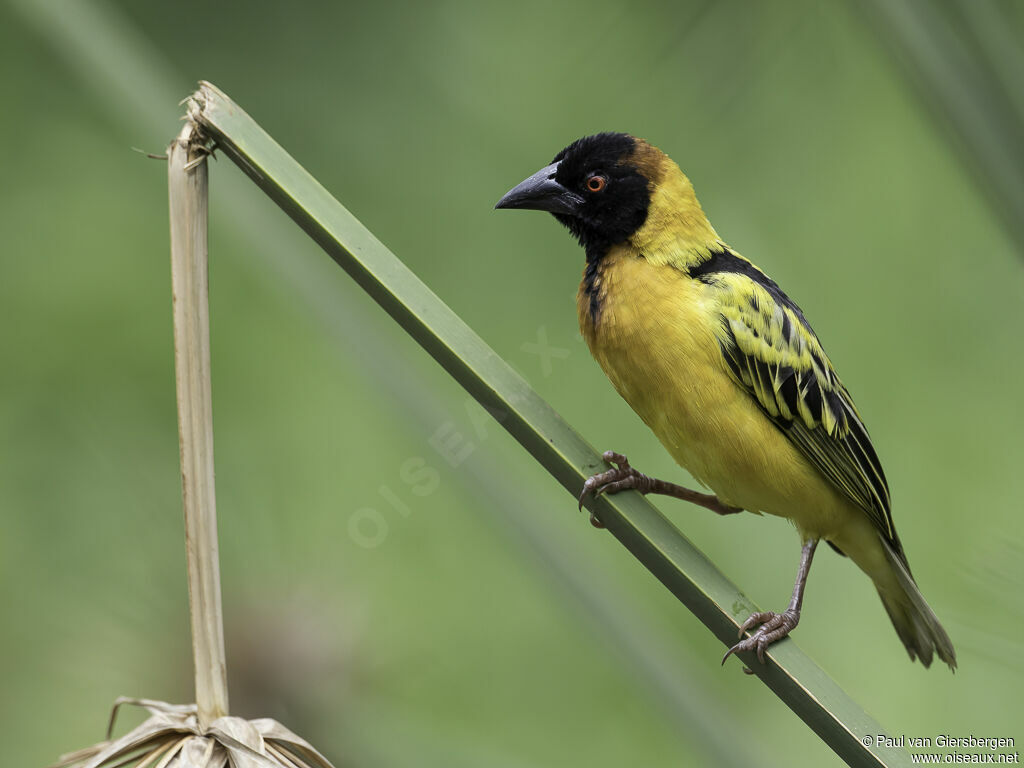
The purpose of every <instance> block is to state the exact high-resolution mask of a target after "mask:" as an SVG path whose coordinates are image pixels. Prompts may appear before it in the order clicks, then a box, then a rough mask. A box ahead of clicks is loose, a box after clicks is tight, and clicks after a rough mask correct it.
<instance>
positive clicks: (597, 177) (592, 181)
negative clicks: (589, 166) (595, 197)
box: [587, 173, 608, 192]
mask: <svg viewBox="0 0 1024 768" xmlns="http://www.w3.org/2000/svg"><path fill="white" fill-rule="evenodd" d="M607 184H608V179H606V178H605V177H604V176H602V175H601V174H599V173H595V174H594V175H593V176H591V177H589V178H588V179H587V189H589V190H590V191H591V192H600V191H601V190H602V189H604V188H605V186H607Z"/></svg>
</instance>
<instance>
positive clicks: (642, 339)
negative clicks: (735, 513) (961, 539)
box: [579, 253, 849, 538]
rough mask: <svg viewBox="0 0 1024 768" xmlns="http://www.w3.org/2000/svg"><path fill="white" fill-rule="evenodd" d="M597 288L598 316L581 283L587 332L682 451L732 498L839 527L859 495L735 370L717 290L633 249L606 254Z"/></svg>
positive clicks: (814, 529) (612, 373)
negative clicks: (816, 462)
mask: <svg viewBox="0 0 1024 768" xmlns="http://www.w3.org/2000/svg"><path fill="white" fill-rule="evenodd" d="M597 288H598V290H599V291H600V293H599V297H600V301H599V303H598V304H599V310H598V312H597V317H596V322H595V321H593V320H592V319H591V316H590V302H589V298H588V297H587V296H586V295H584V293H583V290H582V287H581V295H580V297H579V314H580V326H581V330H582V331H583V335H584V337H585V338H586V340H587V343H588V344H589V346H590V349H591V352H592V353H593V355H594V357H595V358H596V359H597V361H598V363H599V364H600V365H601V367H602V368H603V369H604V371H605V373H606V374H607V375H608V378H609V379H610V380H611V382H612V384H613V385H614V386H615V389H616V390H618V392H619V394H620V395H622V397H623V398H624V399H625V400H626V402H627V403H629V405H630V406H631V407H632V408H633V410H634V411H636V412H637V414H638V415H639V416H640V418H641V419H643V420H644V422H645V423H646V424H647V425H648V426H649V427H650V428H651V430H652V431H653V432H654V434H655V435H656V436H657V437H658V439H659V440H660V441H661V443H662V444H663V445H664V446H665V448H666V449H667V450H668V451H669V453H670V454H671V455H672V457H673V458H674V459H675V460H676V461H677V462H678V463H679V464H680V465H681V466H682V467H684V468H685V469H686V470H687V471H689V472H690V474H691V475H693V476H694V478H696V479H697V480H698V481H699V482H701V483H702V484H704V485H705V486H707V487H709V488H710V489H711V490H713V491H714V492H715V494H716V495H718V497H719V498H720V499H721V500H722V501H723V502H725V503H727V504H730V505H733V506H737V507H742V508H744V509H748V510H750V511H752V512H767V513H769V514H774V515H780V516H783V517H788V518H790V519H792V520H793V522H794V523H796V525H797V527H798V528H800V530H801V532H803V533H805V534H808V535H817V536H826V537H829V538H832V537H833V536H834V535H836V534H838V533H839V532H840V531H839V528H841V527H842V526H841V521H843V520H845V519H846V518H847V515H844V514H843V512H844V511H847V506H848V504H849V503H848V502H847V501H846V500H845V499H844V498H843V497H842V496H840V495H839V494H838V493H837V492H836V491H835V490H834V489H833V488H832V486H831V485H830V484H829V483H828V482H827V481H826V480H825V479H824V478H823V477H822V476H821V475H820V474H819V473H818V471H817V470H816V469H815V468H814V467H813V466H812V465H811V464H810V463H809V462H808V461H807V460H806V459H805V458H804V457H803V456H802V455H801V454H800V453H799V451H798V450H797V449H796V448H795V447H794V446H793V445H792V444H791V443H790V442H789V440H788V439H787V438H786V437H785V436H784V435H783V434H782V432H781V431H780V430H779V429H778V428H777V427H776V426H775V425H774V424H773V423H772V421H771V420H770V419H769V418H768V417H767V416H765V414H764V413H763V412H762V411H761V409H760V408H759V407H758V406H757V404H756V402H755V401H754V399H753V398H752V397H751V396H750V395H749V394H748V393H747V392H746V391H744V390H743V389H742V388H741V387H740V385H739V384H737V383H736V382H735V381H734V380H733V379H732V377H731V376H730V375H729V374H728V372H727V369H726V364H725V361H724V359H723V357H722V354H721V351H720V349H719V345H718V340H717V338H716V337H715V335H714V328H715V324H716V323H718V322H720V320H719V311H718V309H717V307H716V305H715V297H714V295H713V294H712V293H711V291H710V289H709V288H708V287H707V286H705V285H704V284H703V283H700V282H697V281H694V280H691V279H689V278H688V277H686V276H685V275H683V274H682V273H680V272H679V271H678V270H676V269H674V268H672V267H667V266H654V265H651V264H649V263H648V262H647V261H646V260H644V259H643V258H641V257H636V256H631V255H629V254H628V253H612V254H609V256H608V257H606V263H605V264H604V265H603V269H602V270H601V272H600V277H599V281H598V286H597Z"/></svg>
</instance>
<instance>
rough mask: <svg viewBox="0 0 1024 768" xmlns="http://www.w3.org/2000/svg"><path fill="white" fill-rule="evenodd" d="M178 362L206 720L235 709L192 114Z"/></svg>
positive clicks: (195, 637) (174, 173)
mask: <svg viewBox="0 0 1024 768" xmlns="http://www.w3.org/2000/svg"><path fill="white" fill-rule="evenodd" d="M167 154H168V159H167V189H168V194H169V198H170V212H171V282H172V290H173V302H174V370H175V375H176V379H177V391H178V436H179V439H180V445H181V487H182V497H183V500H184V507H185V547H186V552H187V558H188V590H189V604H190V609H191V617H192V652H193V657H194V661H195V674H196V705H197V707H198V717H199V724H200V726H202V727H206V726H208V725H209V724H210V723H212V722H213V721H214V720H216V719H217V718H219V717H223V716H224V715H226V714H227V713H228V684H227V669H226V665H225V659H224V623H223V618H222V613H221V602H220V566H219V558H218V548H217V504H216V499H215V494H214V479H213V411H212V396H211V387H210V307H209V275H208V252H207V239H206V229H207V214H208V183H207V169H206V156H207V154H208V152H207V149H206V146H205V142H204V141H203V140H202V137H201V136H200V134H199V131H198V129H197V128H196V127H195V125H194V124H193V123H192V122H191V121H189V122H188V123H187V125H186V126H185V128H184V129H183V130H182V131H181V134H180V135H179V136H178V138H176V139H175V140H174V141H173V142H171V146H170V148H169V149H168V153H167Z"/></svg>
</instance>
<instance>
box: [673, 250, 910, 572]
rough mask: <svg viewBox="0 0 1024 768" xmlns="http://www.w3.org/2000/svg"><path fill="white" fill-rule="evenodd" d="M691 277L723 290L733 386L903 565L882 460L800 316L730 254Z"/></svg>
mask: <svg viewBox="0 0 1024 768" xmlns="http://www.w3.org/2000/svg"><path fill="white" fill-rule="evenodd" d="M689 274H690V277H692V278H695V279H697V280H700V281H702V282H704V283H707V284H708V285H711V286H714V287H715V288H716V290H717V291H718V292H719V306H720V311H721V319H722V322H721V326H720V328H719V329H717V333H718V337H719V344H720V346H721V350H722V355H723V356H724V358H725V361H726V363H727V364H728V367H729V369H730V371H731V372H732V374H733V375H734V376H735V378H736V380H737V381H738V382H739V383H740V384H741V385H742V386H743V387H744V388H745V389H746V390H747V391H748V392H749V393H750V395H751V396H752V397H753V398H754V399H755V400H756V401H757V403H758V405H759V406H760V407H761V409H762V410H763V411H764V413H765V414H766V415H767V416H768V417H769V418H770V419H771V420H772V421H773V422H774V423H775V425H776V426H777V427H778V428H779V429H780V430H781V431H782V432H783V434H785V435H786V437H787V438H788V439H789V440H790V441H791V442H792V443H793V444H794V445H795V446H796V447H797V448H798V449H799V450H800V451H801V453H803V455H804V456H806V457H807V459H808V460H810V462H811V463H812V464H813V465H814V466H815V467H817V469H818V470H819V471H820V472H821V473H822V475H824V476H825V477H826V478H827V479H828V480H829V482H831V483H832V484H833V485H834V486H835V487H836V488H838V489H839V490H840V491H841V492H842V493H843V494H845V495H846V496H847V497H848V498H849V499H850V500H852V501H853V502H854V503H856V504H857V505H858V506H859V507H860V508H861V509H862V510H864V512H865V513H866V514H867V515H868V517H869V518H870V519H871V521H872V522H873V523H874V525H875V526H876V527H877V528H878V530H879V531H880V532H881V533H882V535H883V536H884V537H885V539H886V540H887V541H888V542H889V543H890V544H891V545H892V548H893V550H894V551H895V552H896V553H897V555H898V556H899V557H900V559H901V560H903V562H904V564H906V558H905V557H904V555H903V548H902V546H901V545H900V542H899V538H898V537H897V536H896V529H895V527H894V526H893V522H892V514H891V512H890V500H889V486H888V484H887V483H886V480H885V474H884V473H883V471H882V466H881V464H880V462H879V460H878V456H877V455H876V453H875V449H874V448H873V447H872V445H871V440H870V438H869V437H868V433H867V430H866V429H865V428H864V424H863V422H862V421H861V419H860V415H859V414H858V413H857V408H856V406H855V405H854V404H853V400H852V398H851V397H850V393H849V392H848V391H847V390H846V387H844V386H843V384H842V382H841V381H840V380H839V377H838V376H837V375H836V372H835V370H834V369H833V367H832V363H831V362H830V361H829V359H828V356H827V355H826V354H825V351H824V350H823V349H822V347H821V342H819V341H818V337H817V336H816V335H815V333H814V331H813V330H812V329H811V327H810V325H809V324H808V323H807V320H806V319H805V318H804V316H803V312H801V311H800V308H799V307H798V306H797V305H796V304H795V303H794V302H793V301H792V300H791V299H790V298H789V297H788V296H786V294H784V293H783V292H782V290H781V289H780V288H779V287H778V285H776V284H775V282H773V281H772V280H771V279H769V278H768V277H767V276H766V275H765V274H764V273H762V272H761V271H760V270H759V269H757V267H755V266H754V265H753V264H751V263H750V262H748V261H747V260H746V259H744V258H743V257H741V256H739V255H737V254H735V253H733V252H732V251H729V250H728V249H722V250H721V251H716V252H714V253H712V255H711V258H710V259H709V260H707V261H705V262H703V263H701V264H699V265H697V266H696V267H692V268H691V269H690V270H689Z"/></svg>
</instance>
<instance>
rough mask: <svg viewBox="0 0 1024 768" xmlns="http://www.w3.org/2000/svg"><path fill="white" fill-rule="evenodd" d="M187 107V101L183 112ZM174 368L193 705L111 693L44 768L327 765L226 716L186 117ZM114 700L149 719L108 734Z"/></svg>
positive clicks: (202, 237)
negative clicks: (94, 740)
mask: <svg viewBox="0 0 1024 768" xmlns="http://www.w3.org/2000/svg"><path fill="white" fill-rule="evenodd" d="M192 110H194V105H193V104H191V103H190V112H191V111H192ZM167 154H168V160H167V164H168V181H167V183H168V191H169V193H170V207H171V281H172V289H173V302H174V368H175V374H176V378H177V390H178V433H179V438H180V444H181V484H182V496H183V498H184V507H185V546H186V552H187V558H188V588H189V598H190V599H189V603H190V607H191V613H192V651H193V655H194V661H195V672H196V704H167V703H165V702H162V701H154V700H150V699H130V698H124V697H122V698H119V699H118V700H117V702H116V703H115V705H114V710H113V712H112V713H111V716H110V726H109V728H108V731H107V739H106V740H105V741H101V742H99V743H98V744H94V745H93V746H91V747H89V748H87V749H80V750H77V751H75V752H70V753H68V754H66V755H64V756H63V757H61V758H60V760H59V761H58V762H57V763H56V764H55V765H54V766H52V768H70V767H71V766H77V768H123V767H126V766H135V768H333V767H332V766H331V763H330V762H329V761H328V760H327V758H326V757H324V756H323V755H321V754H320V753H319V752H318V751H317V750H316V749H315V748H314V747H313V746H312V745H311V744H309V743H308V742H307V741H305V740H303V739H302V738H300V737H299V736H296V735H295V734H294V733H292V732H291V731H289V730H288V729H287V728H285V727H284V726H283V725H281V724H280V723H278V722H277V721H275V720H269V719H259V720H242V719H241V718H238V717H230V716H228V714H227V712H228V686H227V674H226V667H225V661H224V624H223V618H222V615H221V602H220V566H219V564H218V551H217V508H216V503H215V498H214V484H213V412H212V408H211V388H210V311H209V300H208V294H209V281H208V254H207V246H206V228H207V227H206V224H207V207H208V203H207V201H208V198H207V176H206V157H207V155H208V154H209V152H208V150H207V149H206V140H205V138H204V137H203V134H202V133H201V131H200V129H199V127H198V126H197V125H196V124H195V122H193V121H192V120H191V119H190V120H189V123H188V125H187V126H186V127H185V129H184V130H182V132H181V134H180V135H179V136H178V138H176V139H175V140H174V141H173V142H172V143H171V146H170V148H169V150H168V153H167ZM122 704H129V705H133V706H139V707H143V708H145V709H146V710H148V711H149V713H150V717H149V718H148V719H147V720H146V721H145V722H143V723H142V724H141V725H139V726H138V727H136V728H134V729H132V730H131V731H130V732H129V733H126V734H125V735H124V736H121V737H120V738H117V739H114V738H112V733H113V730H114V720H115V718H116V717H117V712H118V709H119V708H120V707H121V705H122Z"/></svg>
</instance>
